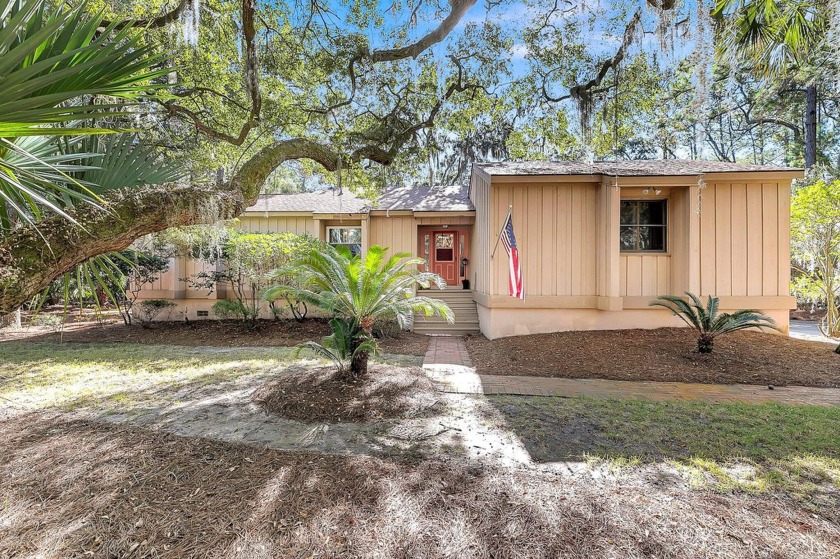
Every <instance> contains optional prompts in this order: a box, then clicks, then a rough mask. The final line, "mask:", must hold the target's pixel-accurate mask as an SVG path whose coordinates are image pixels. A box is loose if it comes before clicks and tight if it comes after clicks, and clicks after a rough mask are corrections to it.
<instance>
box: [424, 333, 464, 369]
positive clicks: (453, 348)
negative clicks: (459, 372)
mask: <svg viewBox="0 0 840 559" xmlns="http://www.w3.org/2000/svg"><path fill="white" fill-rule="evenodd" d="M427 365H455V366H458V367H472V362H471V361H470V354H469V353H467V346H466V345H465V344H464V338H462V337H460V336H432V337H431V339H430V340H429V349H427V350H426V357H425V358H424V359H423V366H424V367H425V366H427Z"/></svg>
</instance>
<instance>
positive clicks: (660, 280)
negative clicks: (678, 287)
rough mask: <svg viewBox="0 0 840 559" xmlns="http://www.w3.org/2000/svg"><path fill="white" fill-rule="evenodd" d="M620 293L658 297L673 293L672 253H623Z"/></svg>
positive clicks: (626, 295) (625, 295)
mask: <svg viewBox="0 0 840 559" xmlns="http://www.w3.org/2000/svg"><path fill="white" fill-rule="evenodd" d="M620 266H621V271H620V279H619V282H620V283H619V288H620V289H619V294H620V295H621V296H622V297H658V296H659V295H668V294H670V293H671V255H670V254H638V253H632V254H627V253H625V254H622V255H621V264H620Z"/></svg>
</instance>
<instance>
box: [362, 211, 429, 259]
mask: <svg viewBox="0 0 840 559" xmlns="http://www.w3.org/2000/svg"><path fill="white" fill-rule="evenodd" d="M370 238H371V244H375V245H380V246H384V247H388V248H389V249H390V254H394V253H396V252H408V253H410V254H412V255H414V254H417V225H416V223H415V220H414V216H412V215H394V213H393V212H392V213H391V215H389V216H385V215H375V216H371V218H370Z"/></svg>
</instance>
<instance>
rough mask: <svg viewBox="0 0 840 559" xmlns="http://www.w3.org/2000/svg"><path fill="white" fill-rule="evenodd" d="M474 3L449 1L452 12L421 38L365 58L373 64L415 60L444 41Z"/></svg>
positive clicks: (469, 1) (464, 0)
mask: <svg viewBox="0 0 840 559" xmlns="http://www.w3.org/2000/svg"><path fill="white" fill-rule="evenodd" d="M475 2H476V0H450V5H451V6H452V10H451V11H450V12H449V15H448V16H446V18H445V19H444V20H443V21H442V22H440V25H438V26H437V27H436V28H434V29H433V30H431V31H430V32H429V33H427V34H426V35H424V36H423V37H422V38H420V39H419V40H417V41H416V42H414V43H411V44H410V45H406V46H404V47H397V48H392V49H380V50H375V51H373V52H371V53H369V54H366V55H365V57H366V58H369V59H370V61H371V62H372V63H374V64H377V63H379V62H393V61H395V60H403V59H406V58H417V57H418V56H420V55H421V54H422V53H423V52H424V51H426V50H427V49H429V48H430V47H432V46H434V45H436V44H437V43H439V42H441V41H442V40H444V39H445V38H446V36H447V35H449V34H450V33H451V32H452V30H453V29H455V26H456V25H458V22H459V21H461V18H462V17H464V14H465V13H466V12H467V10H469V9H470V8H472V7H473V6H474V5H475Z"/></svg>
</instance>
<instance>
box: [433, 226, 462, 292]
mask: <svg viewBox="0 0 840 559" xmlns="http://www.w3.org/2000/svg"><path fill="white" fill-rule="evenodd" d="M431 252H432V253H431V255H430V256H431V258H430V260H431V261H430V262H429V264H430V267H431V269H432V271H433V272H434V273H436V274H437V275H439V276H440V277H442V278H443V279H444V280H445V281H446V283H447V285H455V284H457V283H458V232H457V231H434V232H433V233H432V251H431Z"/></svg>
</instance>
